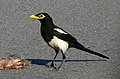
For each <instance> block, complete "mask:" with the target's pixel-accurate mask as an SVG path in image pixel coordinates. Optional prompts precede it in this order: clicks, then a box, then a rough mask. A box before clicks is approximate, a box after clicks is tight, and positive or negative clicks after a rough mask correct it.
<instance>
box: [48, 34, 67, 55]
mask: <svg viewBox="0 0 120 79" xmlns="http://www.w3.org/2000/svg"><path fill="white" fill-rule="evenodd" d="M49 44H50V46H51V47H53V48H56V49H59V50H62V52H63V53H65V51H66V50H67V49H68V43H67V42H65V41H63V40H61V39H59V38H57V37H56V36H53V39H52V40H51V41H50V42H49Z"/></svg>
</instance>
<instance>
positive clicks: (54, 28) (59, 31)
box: [54, 28, 67, 34]
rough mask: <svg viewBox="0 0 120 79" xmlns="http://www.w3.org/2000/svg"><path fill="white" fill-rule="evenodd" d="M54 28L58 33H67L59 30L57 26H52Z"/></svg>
mask: <svg viewBox="0 0 120 79" xmlns="http://www.w3.org/2000/svg"><path fill="white" fill-rule="evenodd" d="M54 30H56V31H58V32H59V33H63V34H67V33H66V32H64V31H63V30H61V29H59V28H54Z"/></svg>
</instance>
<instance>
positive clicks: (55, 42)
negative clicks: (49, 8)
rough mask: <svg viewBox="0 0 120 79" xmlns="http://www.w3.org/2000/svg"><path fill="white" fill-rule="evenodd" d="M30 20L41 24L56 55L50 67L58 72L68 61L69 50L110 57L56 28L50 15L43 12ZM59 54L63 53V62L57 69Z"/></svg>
mask: <svg viewBox="0 0 120 79" xmlns="http://www.w3.org/2000/svg"><path fill="white" fill-rule="evenodd" d="M29 18H31V19H35V20H38V21H40V22H41V28H40V31H41V36H42V37H43V39H44V40H45V42H46V43H47V44H48V46H50V47H51V48H53V49H54V51H55V53H56V54H55V56H54V59H53V61H52V63H51V65H50V67H51V68H53V69H56V70H59V69H60V68H61V66H62V65H63V63H64V62H65V59H66V55H65V54H66V51H67V50H68V49H69V48H76V49H79V50H82V51H85V52H88V53H91V54H94V55H97V56H100V57H102V58H106V59H109V57H107V56H105V55H103V54H100V53H98V52H95V51H93V50H91V49H88V48H86V47H85V46H84V45H82V44H80V43H79V42H78V40H77V39H76V38H75V37H73V36H72V35H71V34H69V33H68V32H66V31H65V30H63V29H62V28H60V27H58V26H56V25H55V24H54V23H53V19H52V17H51V16H50V15H49V14H48V13H44V12H41V13H38V14H33V15H30V16H29ZM59 52H61V53H62V62H61V64H60V65H59V66H58V67H55V64H54V62H55V59H56V57H57V55H58V53H59Z"/></svg>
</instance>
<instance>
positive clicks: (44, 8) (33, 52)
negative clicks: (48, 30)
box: [0, 0, 120, 79]
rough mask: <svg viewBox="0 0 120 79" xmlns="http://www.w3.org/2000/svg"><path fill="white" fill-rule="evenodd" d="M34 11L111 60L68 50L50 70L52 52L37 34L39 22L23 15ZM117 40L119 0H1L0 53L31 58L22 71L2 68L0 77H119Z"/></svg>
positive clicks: (110, 78)
mask: <svg viewBox="0 0 120 79" xmlns="http://www.w3.org/2000/svg"><path fill="white" fill-rule="evenodd" d="M38 12H48V13H49V14H50V15H51V16H52V17H53V20H54V23H55V24H56V25H58V26H59V27H62V28H63V29H65V30H67V31H68V32H70V33H71V34H72V35H74V36H75V37H76V38H77V39H78V40H79V41H80V42H81V43H82V44H84V45H85V46H86V47H90V48H91V49H93V50H96V51H99V52H101V53H102V54H105V55H107V56H109V57H110V60H107V61H102V60H104V59H102V58H100V57H98V56H94V55H91V54H87V53H85V52H83V51H80V50H77V49H70V50H68V51H67V52H68V53H67V54H66V55H67V61H66V63H65V64H64V66H63V67H62V68H61V70H60V71H57V72H54V71H50V69H49V68H47V67H46V65H49V64H50V61H51V59H52V58H53V55H54V51H53V50H52V49H51V48H50V47H48V46H47V44H46V43H45V42H44V41H43V39H42V37H41V36H40V32H39V26H40V23H39V22H38V21H35V20H31V19H29V18H28V16H29V15H31V14H34V13H38ZM119 41H120V1H119V0H0V57H5V56H9V55H16V56H20V57H23V58H26V59H32V64H31V65H30V66H29V67H27V68H25V69H21V70H4V71H2V70H1V71H0V79H120V42H119ZM60 58H61V55H59V56H58V60H59V59H60ZM58 60H57V61H56V63H57V64H59V63H60V62H59V61H58Z"/></svg>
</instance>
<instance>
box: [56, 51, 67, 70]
mask: <svg viewBox="0 0 120 79" xmlns="http://www.w3.org/2000/svg"><path fill="white" fill-rule="evenodd" d="M62 58H63V60H62V62H61V64H60V66H59V67H58V70H59V69H60V68H61V66H62V65H63V63H64V62H65V59H66V56H65V54H64V53H62Z"/></svg>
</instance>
